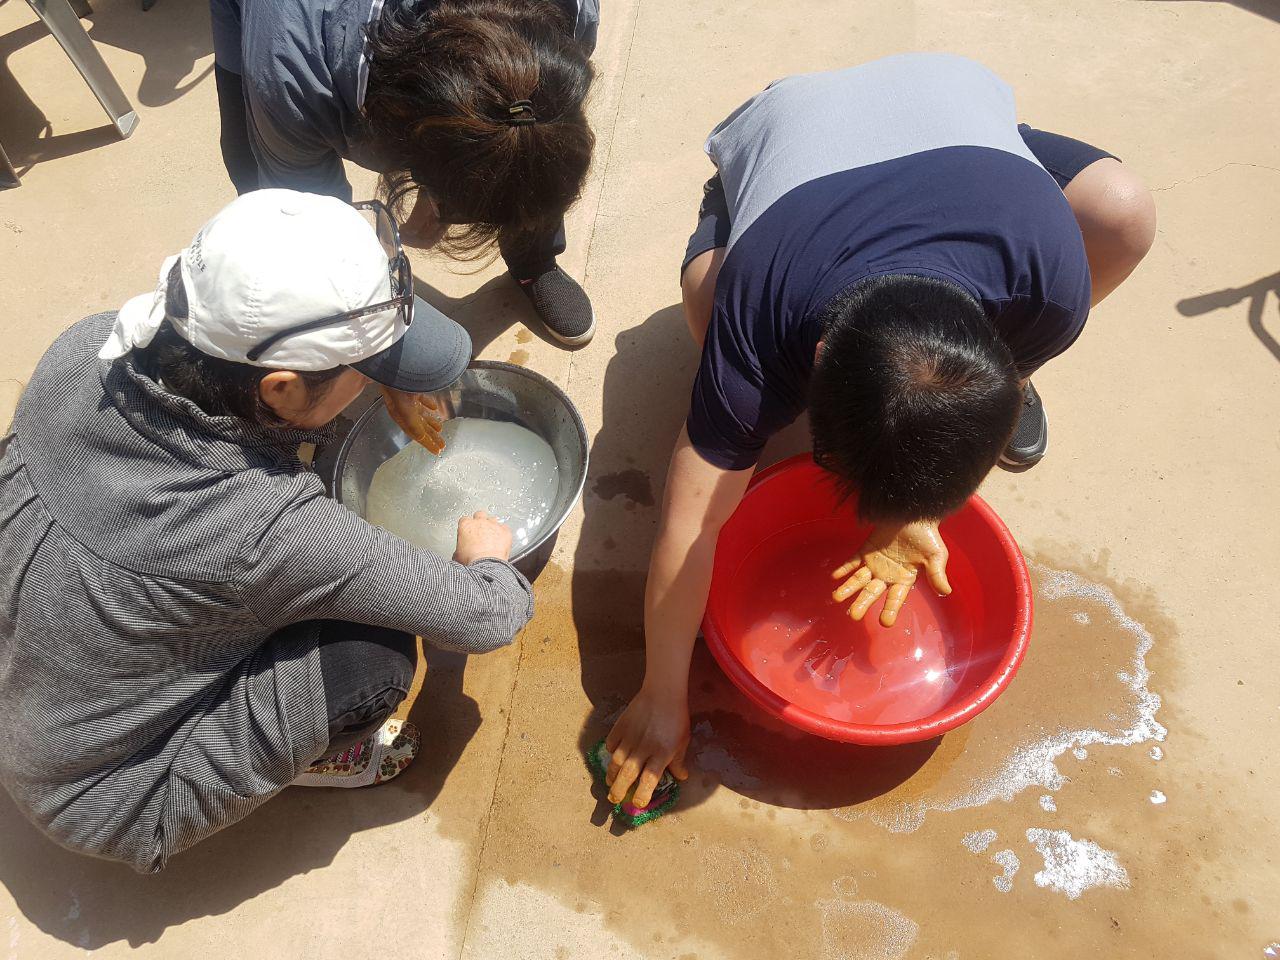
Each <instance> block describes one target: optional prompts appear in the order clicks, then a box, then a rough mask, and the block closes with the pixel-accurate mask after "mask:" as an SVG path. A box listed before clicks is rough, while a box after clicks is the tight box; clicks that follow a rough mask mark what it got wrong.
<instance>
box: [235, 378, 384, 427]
mask: <svg viewBox="0 0 1280 960" xmlns="http://www.w3.org/2000/svg"><path fill="white" fill-rule="evenodd" d="M368 382H369V378H368V377H366V376H365V375H364V374H362V373H360V372H359V371H357V370H353V369H351V368H350V367H348V368H347V369H345V370H343V371H342V373H340V374H338V376H337V377H336V378H335V379H334V380H332V381H331V382H330V383H329V389H328V390H327V391H326V392H325V393H324V395H323V396H322V397H320V399H319V400H315V398H314V396H313V395H312V393H311V392H310V391H309V390H308V389H307V385H306V384H305V383H304V382H303V380H302V378H301V377H300V376H298V375H297V374H296V373H294V372H293V371H291V370H276V371H274V372H272V373H269V374H267V375H266V376H265V377H263V378H262V382H261V383H260V384H259V387H258V389H259V390H260V391H261V392H262V401H263V403H265V404H266V405H267V406H269V407H270V408H271V409H272V410H274V411H275V413H276V416H278V417H280V418H281V419H282V420H284V421H286V422H287V423H288V424H289V425H290V426H293V427H299V428H301V429H304V430H314V429H315V428H317V427H323V426H324V425H325V424H327V423H328V422H329V421H330V420H332V419H333V418H334V417H336V416H337V415H338V414H340V413H341V412H342V411H343V410H345V409H347V407H348V406H350V405H351V403H352V401H354V400H355V398H356V397H358V396H360V392H361V391H362V390H364V388H365V385H366V384H368Z"/></svg>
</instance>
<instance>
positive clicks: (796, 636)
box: [702, 454, 1031, 746]
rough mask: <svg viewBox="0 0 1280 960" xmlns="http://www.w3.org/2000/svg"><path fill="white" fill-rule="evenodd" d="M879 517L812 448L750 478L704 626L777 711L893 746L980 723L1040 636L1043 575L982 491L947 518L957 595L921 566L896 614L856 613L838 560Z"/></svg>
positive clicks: (847, 736)
mask: <svg viewBox="0 0 1280 960" xmlns="http://www.w3.org/2000/svg"><path fill="white" fill-rule="evenodd" d="M869 529H870V527H869V525H867V524H863V523H860V522H859V521H858V519H857V517H856V514H855V510H854V505H853V504H852V503H845V504H840V503H839V502H838V500H837V496H836V491H835V487H834V485H833V484H832V482H831V478H830V476H829V475H828V474H827V473H826V472H825V471H823V470H822V469H821V468H819V467H818V466H817V465H816V464H815V463H814V462H813V459H812V458H811V457H810V456H809V455H808V454H801V455H800V456H797V457H792V458H791V459H789V460H784V461H783V462H781V463H778V464H775V465H774V466H772V467H770V468H769V469H767V470H764V471H762V472H761V473H760V474H758V475H757V476H756V477H755V479H753V480H752V481H751V485H750V486H749V487H748V489H747V493H746V496H745V497H744V498H743V501H742V503H741V504H740V505H739V507H738V509H737V510H736V511H735V512H734V514H733V516H732V517H731V518H730V519H729V522H728V523H726V524H725V526H724V528H723V529H722V530H721V532H720V539H719V543H718V546H717V548H716V559H715V572H714V574H713V578H712V583H711V594H710V597H709V598H708V602H707V612H706V616H705V618H704V620H703V624H702V630H703V635H704V636H705V637H706V640H707V645H708V646H709V647H710V648H711V652H712V654H714V656H715V658H716V660H717V662H718V663H719V664H720V666H721V667H722V668H723V669H724V671H725V673H727V674H728V675H729V678H730V679H731V680H732V681H733V682H734V683H735V684H736V685H737V686H738V687H739V688H740V689H741V690H742V691H743V692H744V693H745V694H746V695H747V696H748V697H750V698H751V700H753V701H754V702H755V703H756V704H757V705H759V706H760V707H761V708H763V709H764V710H765V711H767V712H768V713H771V714H773V715H774V716H776V717H779V718H780V719H782V720H784V721H786V722H787V723H789V724H791V725H792V726H795V727H798V728H799V729H801V730H804V731H807V732H808V733H813V734H817V735H818V736H820V737H826V738H828V739H830V740H843V741H846V742H849V743H861V744H870V745H880V746H889V745H892V744H899V743H910V742H912V741H915V740H926V739H928V738H930V737H935V736H938V735H939V734H942V733H945V732H947V731H948V730H953V729H955V728H956V727H958V726H960V724H962V723H965V722H966V721H968V720H972V719H973V718H974V717H975V716H977V715H978V714H979V713H981V712H982V711H983V710H985V709H986V708H987V707H989V706H990V705H991V703H992V702H993V701H994V700H995V699H996V697H998V696H1000V694H1001V692H1002V691H1003V690H1004V689H1005V687H1007V686H1008V685H1009V682H1010V681H1011V680H1012V679H1013V676H1014V674H1015V673H1016V672H1017V670H1018V665H1019V664H1020V663H1021V662H1022V657H1023V654H1025V653H1026V649H1027V643H1028V641H1029V639H1030V637H1031V583H1030V580H1029V578H1028V576H1027V567H1026V563H1025V562H1024V561H1023V559H1022V553H1021V551H1019V549H1018V545H1017V543H1015V542H1014V539H1013V536H1012V535H1011V534H1010V533H1009V530H1008V528H1007V527H1006V526H1005V525H1004V524H1003V523H1002V522H1001V520H1000V518H999V517H997V516H996V514H995V511H993V510H992V509H991V508H990V507H989V506H987V504H986V503H985V502H983V501H982V500H981V499H980V498H979V497H976V496H974V497H971V498H970V499H969V502H968V503H967V504H965V506H964V507H963V508H962V509H961V510H960V511H958V512H957V513H956V514H954V515H953V516H951V517H949V518H947V520H945V521H944V522H943V524H942V536H943V539H944V540H945V541H946V543H947V547H948V549H949V550H950V554H951V559H950V562H949V563H948V564H947V577H948V579H949V580H950V583H951V586H952V594H951V596H949V597H945V598H944V597H938V596H937V594H936V593H934V591H933V590H932V588H930V587H929V585H928V584H927V583H926V582H925V578H924V576H923V575H922V576H921V577H920V580H919V581H918V582H917V586H916V587H915V589H913V590H912V591H911V594H910V596H909V598H908V599H907V602H906V604H905V605H904V606H903V608H902V612H901V613H900V614H899V616H898V622H897V624H896V625H895V626H893V627H892V628H885V627H882V626H880V623H879V620H878V617H879V612H880V602H877V603H876V605H875V606H873V607H872V610H871V612H870V613H868V614H867V616H866V617H865V618H864V619H863V620H862V622H860V623H859V622H855V621H854V620H852V619H850V617H849V616H848V613H847V609H848V607H849V604H848V602H846V603H837V602H836V601H834V600H832V599H831V591H832V590H833V589H834V588H835V586H836V583H835V582H834V581H832V579H831V571H832V570H834V569H835V568H836V567H838V566H840V564H842V563H844V562H845V561H846V560H848V559H849V557H851V556H852V555H853V554H855V553H856V552H857V550H858V548H859V547H860V546H861V544H862V541H863V539H864V538H865V537H866V535H867V533H868V531H869Z"/></svg>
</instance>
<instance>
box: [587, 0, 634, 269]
mask: <svg viewBox="0 0 1280 960" xmlns="http://www.w3.org/2000/svg"><path fill="white" fill-rule="evenodd" d="M642 3H643V0H636V6H635V14H634V16H632V18H631V36H630V37H628V39H627V54H626V56H625V57H623V59H622V80H621V81H620V82H619V84H618V104H617V106H616V107H615V108H614V111H613V121H612V122H611V123H610V124H609V146H608V147H607V149H606V150H605V154H604V165H603V166H602V167H601V168H600V191H599V193H597V194H596V208H595V210H594V211H593V212H592V214H591V233H590V234H589V235H588V236H587V252H586V255H585V257H584V258H583V261H582V278H583V280H584V281H585V280H586V278H587V276H588V274H589V273H590V270H591V249H592V247H594V246H595V240H596V224H597V223H598V222H599V220H600V206H601V204H603V203H604V191H605V187H606V186H608V182H609V165H610V163H611V162H612V161H613V141H614V139H615V138H616V136H617V133H618V118H619V117H620V116H622V105H623V104H624V103H626V100H627V80H628V78H629V77H630V76H631V51H632V49H633V48H634V47H635V45H636V34H638V33H639V32H640V7H641V4H642Z"/></svg>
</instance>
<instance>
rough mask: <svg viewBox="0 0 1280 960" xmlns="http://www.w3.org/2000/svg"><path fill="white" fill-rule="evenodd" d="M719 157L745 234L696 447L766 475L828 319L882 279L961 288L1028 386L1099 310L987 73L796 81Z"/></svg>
mask: <svg viewBox="0 0 1280 960" xmlns="http://www.w3.org/2000/svg"><path fill="white" fill-rule="evenodd" d="M707 152H708V154H709V155H710V156H711V158H712V160H713V161H714V162H715V163H716V166H717V168H718V170H719V176H720V179H721V181H722V182H723V184H724V189H725V195H726V200H727V204H728V207H729V212H730V217H731V222H732V229H731V233H730V236H729V243H728V252H727V254H726V257H725V261H724V264H723V266H722V267H721V271H720V275H719V279H718V280H717V283H716V291H715V301H714V306H713V308H712V315H711V323H710V326H709V327H708V330H707V339H706V344H705V346H704V348H703V353H702V362H701V366H700V368H699V370H698V375H697V378H696V380H695V381H694V387H693V397H692V403H691V406H690V411H689V418H688V422H687V426H688V431H689V437H690V440H691V441H692V443H693V445H694V447H695V448H696V449H697V450H698V452H699V453H700V454H701V455H702V456H703V457H704V458H705V459H706V460H707V461H708V462H710V463H712V464H714V465H716V466H719V467H723V468H726V469H733V470H738V469H745V468H748V467H750V466H752V465H754V464H755V462H756V461H757V459H758V458H759V456H760V451H761V450H762V448H763V447H764V444H765V441H766V440H767V439H768V438H769V437H770V436H771V435H772V434H773V433H775V432H776V431H778V430H780V429H781V428H783V427H785V426H786V425H787V424H789V423H791V422H792V421H793V420H794V419H795V418H796V417H797V416H798V415H799V413H800V412H801V411H802V410H804V408H805V406H806V402H807V396H808V387H809V378H810V375H811V373H812V370H813V365H814V354H815V351H816V348H817V344H818V341H819V339H821V334H822V331H821V329H820V322H821V314H822V312H823V308H824V307H825V306H826V304H827V303H828V302H829V301H830V300H831V299H832V298H833V297H835V296H836V295H837V294H839V293H840V292H841V291H843V290H845V289H847V288H848V287H850V286H851V285H853V284H856V283H858V282H859V281H861V280H865V279H867V278H869V277H875V276H883V275H888V274H914V275H922V276H929V277H936V278H938V279H942V280H948V281H951V282H953V283H955V284H958V285H959V286H960V287H962V288H963V289H965V290H966V291H968V293H969V294H970V295H972V296H973V297H974V298H975V299H976V300H977V301H978V302H979V303H980V304H981V305H982V307H983V309H984V310H985V311H986V313H987V315H988V317H989V318H990V319H991V321H992V323H993V324H994V325H995V327H996V329H997V330H998V331H999V333H1000V335H1001V336H1002V338H1003V339H1004V340H1005V342H1006V343H1007V344H1008V346H1009V349H1010V351H1011V352H1012V354H1013V356H1014V360H1015V361H1016V363H1017V365H1018V369H1019V371H1020V372H1021V373H1022V374H1023V375H1024V376H1025V375H1028V374H1030V373H1031V372H1032V371H1034V370H1035V369H1036V368H1037V367H1039V366H1040V365H1041V364H1043V363H1045V362H1046V361H1047V360H1049V359H1051V358H1053V357H1055V356H1057V355H1058V354H1059V353H1061V352H1062V351H1063V350H1065V349H1066V348H1067V347H1068V346H1070V344H1071V343H1072V341H1074V340H1075V338H1076V337H1077V336H1078V335H1079V333H1080V330H1081V329H1082V328H1083V326H1084V322H1085V319H1086V318H1087V316H1088V311H1089V297H1090V287H1089V268H1088V262H1087V260H1086V259H1085V252H1084V242H1083V240H1082V238H1081V236H1080V229H1079V226H1078V225H1077V223H1076V220H1075V216H1074V215H1073V213H1072V211H1071V208H1070V206H1069V205H1068V204H1067V201H1066V198H1065V197H1064V196H1063V194H1062V191H1061V190H1060V189H1059V187H1058V185H1057V183H1056V182H1055V181H1054V179H1053V177H1052V176H1050V175H1049V173H1048V172H1046V171H1045V169H1044V168H1043V167H1041V166H1040V164H1039V163H1038V162H1037V161H1036V159H1035V157H1034V155H1033V154H1032V153H1031V152H1030V150H1029V149H1028V148H1027V147H1026V145H1025V144H1024V143H1023V141H1022V137H1021V135H1020V134H1019V132H1018V129H1017V118H1016V114H1015V112H1014V105H1013V96H1012V93H1011V92H1010V90H1009V88H1008V87H1007V86H1006V85H1005V84H1004V83H1003V82H1001V81H1000V80H999V79H998V78H997V77H995V75H994V74H992V73H991V72H990V71H988V70H987V69H986V68H985V67H982V66H981V65H980V64H977V63H974V62H973V61H970V60H966V59H964V58H961V57H956V56H951V55H946V54H907V55H903V56H897V57H889V58H886V59H884V60H878V61H875V62H873V63H869V64H865V65H863V66H860V67H855V68H852V69H849V70H842V71H835V72H829V73H819V74H809V75H804V76H797V77H789V78H787V79H785V80H781V81H778V82H777V83H775V84H773V85H772V86H770V87H769V88H768V89H766V90H765V91H764V92H763V93H761V94H759V95H758V96H756V97H755V98H753V99H752V100H750V101H748V102H747V103H746V104H744V105H743V106H742V107H740V108H739V109H738V110H736V111H735V112H734V113H733V114H732V115H731V116H730V117H729V118H728V119H727V120H726V121H724V123H722V124H721V125H720V126H719V127H717V128H716V130H715V131H714V132H713V133H712V135H711V137H710V138H709V139H708V141H707Z"/></svg>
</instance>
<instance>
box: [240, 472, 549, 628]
mask: <svg viewBox="0 0 1280 960" xmlns="http://www.w3.org/2000/svg"><path fill="white" fill-rule="evenodd" d="M510 544H511V539H510V533H509V531H507V530H506V529H505V528H504V527H502V525H500V524H498V523H497V522H496V521H493V520H489V519H487V518H482V517H476V516H473V517H467V518H464V519H463V520H462V521H461V523H460V524H459V536H458V552H457V553H456V554H455V559H454V560H445V559H443V558H441V557H438V556H436V555H435V554H433V553H431V552H430V551H427V550H423V549H420V548H418V547H415V546H414V545H413V544H411V543H408V542H406V541H405V540H402V539H401V538H399V537H397V536H395V535H394V534H391V533H388V532H387V531H386V530H383V529H381V528H380V527H376V526H374V525H373V524H371V523H369V522H367V521H365V520H362V519H361V518H360V517H357V516H356V515H355V514H354V513H352V512H351V511H350V510H348V509H347V508H346V507H344V506H342V505H341V504H339V503H336V502H335V501H333V500H330V499H329V498H328V497H326V496H324V495H323V494H322V493H317V494H316V495H315V496H313V497H310V498H308V499H304V500H300V501H299V502H296V503H293V504H291V505H289V507H288V508H287V509H286V510H285V511H284V512H283V513H281V514H280V515H279V516H277V517H275V518H273V519H270V520H268V521H267V522H266V523H265V524H264V525H263V527H262V528H261V529H260V530H250V531H247V533H246V539H245V544H244V553H243V558H242V562H243V570H242V572H241V575H240V577H239V583H240V590H241V595H242V597H243V598H244V602H245V605H246V606H247V607H248V608H249V609H250V610H251V611H252V612H253V613H254V614H255V616H257V618H258V620H259V621H260V622H261V623H262V624H263V625H264V626H266V627H267V628H268V629H271V630H276V629H279V628H281V627H284V626H287V625H289V624H291V623H297V622H299V621H301V620H349V621H351V622H353V623H367V624H370V625H372V626H378V627H390V628H391V629H393V630H403V631H405V632H406V633H413V634H417V635H418V636H421V637H422V638H423V639H424V640H426V641H427V642H429V643H431V644H432V645H434V646H437V647H442V648H444V649H447V650H457V651H460V652H463V653H485V652H487V651H489V650H495V649H497V648H498V647H502V646H506V645H507V644H509V643H511V641H512V640H513V639H514V638H515V635H516V634H517V633H519V632H520V630H521V629H522V628H523V627H524V625H525V623H527V622H528V620H529V618H530V617H531V616H533V591H532V590H531V589H530V587H529V582H528V581H527V580H526V579H525V578H524V577H523V576H522V575H521V574H520V573H519V572H518V571H517V570H516V569H515V568H514V567H512V566H511V565H510V564H509V563H508V562H507V559H506V557H507V551H508V550H509V548H510Z"/></svg>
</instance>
